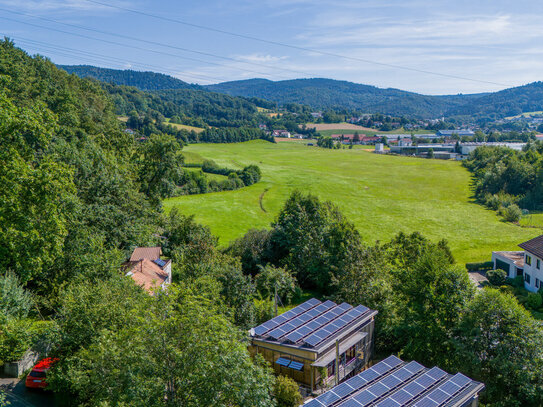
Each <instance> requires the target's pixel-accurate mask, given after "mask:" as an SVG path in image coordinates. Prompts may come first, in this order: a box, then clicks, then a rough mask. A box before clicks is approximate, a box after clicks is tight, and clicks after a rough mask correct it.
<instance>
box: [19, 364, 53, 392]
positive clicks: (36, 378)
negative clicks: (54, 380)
mask: <svg viewBox="0 0 543 407" xmlns="http://www.w3.org/2000/svg"><path fill="white" fill-rule="evenodd" d="M57 361H58V359H57V358H45V359H42V360H40V361H39V362H38V363H36V366H34V367H33V368H32V370H31V371H30V373H29V374H28V376H26V381H25V386H26V387H28V388H32V389H44V388H46V387H47V381H46V380H45V379H46V376H47V371H48V370H49V369H51V368H52V367H53V365H54V364H55V363H56V362H57Z"/></svg>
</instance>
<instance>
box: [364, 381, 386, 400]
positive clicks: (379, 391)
mask: <svg viewBox="0 0 543 407" xmlns="http://www.w3.org/2000/svg"><path fill="white" fill-rule="evenodd" d="M368 390H369V391H371V392H372V394H374V395H375V396H376V397H381V396H382V395H383V394H385V393H386V392H387V391H388V387H386V386H385V385H384V384H382V383H381V382H377V383H375V384H374V385H372V386H371V387H370V388H369V389H368Z"/></svg>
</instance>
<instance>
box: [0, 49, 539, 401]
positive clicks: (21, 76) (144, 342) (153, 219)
mask: <svg viewBox="0 0 543 407" xmlns="http://www.w3.org/2000/svg"><path fill="white" fill-rule="evenodd" d="M0 81H1V83H2V88H1V91H0V106H1V108H0V147H1V148H0V197H1V200H2V205H0V219H1V220H2V222H0V268H1V270H0V361H2V362H4V361H11V360H16V359H17V358H19V357H21V356H22V355H23V354H24V352H25V351H26V349H28V348H33V349H35V350H38V351H46V350H47V351H48V353H49V355H50V356H52V357H56V358H58V359H59V360H58V363H56V364H55V365H54V367H53V368H52V369H51V371H50V373H48V376H47V377H48V382H49V386H50V387H49V389H50V390H51V391H52V392H54V393H55V394H57V395H58V396H59V398H61V399H62V402H63V403H64V405H68V406H71V405H74V406H75V405H82V406H103V407H106V406H119V407H121V406H122V407H132V406H134V407H136V406H142V405H144V406H184V407H199V406H211V405H213V406H219V407H274V406H277V407H295V406H298V405H299V404H300V403H301V397H300V394H299V393H298V389H297V386H296V384H295V383H294V382H293V381H292V380H290V379H287V378H285V377H281V376H279V377H275V376H274V375H273V374H272V370H271V368H270V366H269V365H268V364H267V363H266V362H264V361H263V359H262V358H260V357H255V358H251V357H250V355H249V353H248V351H247V330H248V329H249V328H250V327H254V326H255V325H256V324H258V323H261V322H263V321H266V320H268V319H269V318H270V317H271V316H272V315H273V300H272V295H271V293H272V292H274V291H275V289H277V292H278V295H279V296H280V297H281V299H282V301H283V302H284V303H287V304H288V303H289V302H290V301H297V300H300V297H301V294H302V292H304V291H306V292H307V291H309V290H310V291H311V292H312V293H314V295H316V296H318V297H320V298H331V299H333V300H335V301H338V302H341V301H346V302H349V303H351V304H353V305H358V304H364V305H366V306H368V307H372V308H374V309H377V310H378V311H379V314H378V316H377V319H376V333H375V335H376V336H375V337H376V347H377V348H376V352H377V355H379V356H387V355H389V354H391V353H394V354H400V355H402V357H403V358H405V359H417V360H418V361H420V362H421V363H424V364H426V365H439V366H441V367H442V368H444V369H448V370H451V371H452V370H454V371H456V370H459V371H461V372H463V373H465V374H467V375H469V376H470V377H472V378H474V379H475V380H480V381H482V382H484V383H485V385H486V391H485V393H484V394H483V399H482V401H483V402H484V403H485V405H486V406H492V407H506V406H508V407H509V406H514V407H515V406H518V407H520V406H540V405H542V404H543V391H542V390H543V355H542V353H541V349H542V348H543V330H542V328H541V325H540V324H539V323H538V322H536V321H535V320H534V319H533V318H532V317H531V315H530V314H529V313H528V312H527V311H526V310H525V309H524V308H523V307H522V305H520V304H519V303H518V302H517V300H516V299H515V298H514V297H513V296H512V295H511V294H510V293H509V290H508V287H507V286H504V287H495V288H486V289H484V290H480V291H476V290H475V288H474V287H473V285H472V284H471V282H470V281H469V278H468V275H467V273H466V271H465V269H463V268H461V267H459V266H458V265H456V264H455V262H454V259H453V257H452V255H451V251H450V250H449V247H448V245H447V242H446V241H443V240H442V241H438V242H432V241H429V240H428V239H426V238H425V237H423V236H421V235H420V234H418V233H412V234H410V235H406V234H402V233H400V234H398V235H397V236H395V237H394V238H393V239H392V240H390V241H388V242H376V243H375V244H374V245H366V244H364V243H363V239H362V236H361V233H363V231H362V232H360V231H358V230H357V229H356V228H355V227H354V225H353V224H352V223H351V222H350V221H349V220H348V219H346V218H345V216H344V215H343V214H342V213H341V212H340V211H339V210H338V208H337V207H336V206H335V205H334V204H332V203H330V202H322V201H320V200H319V199H318V198H316V197H315V196H312V195H305V194H302V193H300V192H296V191H295V192H293V193H292V194H291V196H290V197H289V198H288V199H287V200H286V202H285V203H284V205H283V207H282V208H281V209H280V211H279V213H278V214H277V216H276V218H275V219H274V221H273V222H272V223H271V225H270V227H269V228H268V229H263V230H251V231H249V232H248V233H247V234H246V235H244V236H243V237H241V238H240V239H238V240H236V241H234V242H232V244H231V245H229V246H228V247H226V248H221V247H219V244H218V239H217V238H216V237H215V236H213V234H212V233H211V232H210V230H209V228H207V227H206V226H203V225H200V224H198V223H196V222H195V220H194V219H193V218H192V217H189V216H186V215H185V214H182V213H179V212H178V211H177V210H175V209H173V210H171V211H170V212H169V213H167V214H166V213H164V211H163V210H162V205H161V200H162V198H163V197H164V196H168V194H169V193H171V191H172V189H175V188H176V186H177V183H176V180H177V177H179V175H180V174H181V173H182V171H183V168H184V167H183V158H182V157H183V156H182V147H183V145H182V143H180V140H178V139H177V138H176V137H174V136H173V135H171V134H165V133H157V134H153V135H151V136H150V137H149V138H148V139H147V140H146V141H144V142H138V141H137V140H136V136H135V135H133V134H131V133H130V132H127V131H125V130H126V129H125V128H123V126H122V124H121V123H120V122H119V120H118V119H117V114H116V112H115V105H114V103H113V100H112V97H111V96H110V94H109V93H108V92H106V90H105V89H104V87H103V86H102V85H101V84H99V83H98V82H96V81H95V80H89V79H81V78H79V77H77V76H75V75H69V74H67V73H66V72H65V71H63V70H59V69H58V68H56V67H55V66H54V65H53V64H52V63H51V62H50V61H48V60H46V59H44V58H42V57H30V56H28V55H27V54H26V53H24V52H23V51H22V50H20V49H18V48H16V47H15V45H14V44H13V43H12V42H11V41H9V40H4V41H0ZM525 154H526V155H527V156H528V155H529V154H531V153H530V151H527V152H526V153H525ZM533 154H536V152H535V151H534V152H533ZM202 169H205V170H206V171H208V172H210V173H217V174H221V175H227V173H228V176H229V177H230V176H231V175H233V173H232V172H231V170H229V169H225V168H222V167H220V166H217V165H216V164H215V163H213V162H207V163H205V168H204V166H202ZM235 175H236V176H237V177H239V178H240V179H242V180H243V182H244V183H245V184H248V183H250V182H255V181H257V180H258V178H259V176H260V172H259V170H258V169H257V167H251V166H249V167H246V168H245V169H244V170H241V171H236V172H235ZM158 245H160V246H161V247H162V250H163V254H164V256H165V257H166V258H169V259H171V260H172V264H173V269H172V273H173V284H172V285H170V286H169V288H168V290H167V295H162V293H160V292H157V293H155V295H153V296H151V295H148V293H147V292H145V291H144V290H143V289H142V288H140V287H138V286H136V285H135V284H134V283H133V281H132V280H131V279H130V278H126V277H124V276H123V273H122V272H121V269H120V268H121V264H122V263H123V261H125V260H126V259H127V257H128V255H129V254H130V253H131V251H132V249H133V248H134V247H135V246H158Z"/></svg>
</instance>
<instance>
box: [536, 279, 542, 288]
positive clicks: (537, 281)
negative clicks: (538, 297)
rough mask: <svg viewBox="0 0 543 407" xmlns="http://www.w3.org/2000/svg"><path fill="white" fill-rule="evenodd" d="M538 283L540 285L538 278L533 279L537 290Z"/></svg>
mask: <svg viewBox="0 0 543 407" xmlns="http://www.w3.org/2000/svg"><path fill="white" fill-rule="evenodd" d="M540 283H541V282H540V281H539V278H536V279H535V288H539V284H540Z"/></svg>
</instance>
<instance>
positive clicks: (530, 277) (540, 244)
mask: <svg viewBox="0 0 543 407" xmlns="http://www.w3.org/2000/svg"><path fill="white" fill-rule="evenodd" d="M519 247H520V248H522V249H524V270H523V274H524V287H525V288H526V289H527V290H528V291H533V292H537V291H539V289H540V288H541V287H542V281H543V271H542V270H543V235H541V236H538V237H536V238H534V239H531V240H528V241H527V242H524V243H521V244H519Z"/></svg>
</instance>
